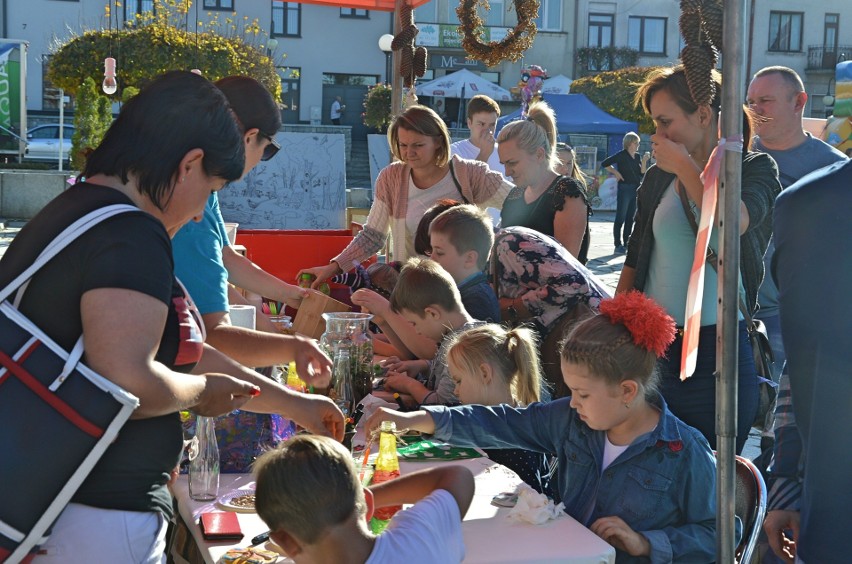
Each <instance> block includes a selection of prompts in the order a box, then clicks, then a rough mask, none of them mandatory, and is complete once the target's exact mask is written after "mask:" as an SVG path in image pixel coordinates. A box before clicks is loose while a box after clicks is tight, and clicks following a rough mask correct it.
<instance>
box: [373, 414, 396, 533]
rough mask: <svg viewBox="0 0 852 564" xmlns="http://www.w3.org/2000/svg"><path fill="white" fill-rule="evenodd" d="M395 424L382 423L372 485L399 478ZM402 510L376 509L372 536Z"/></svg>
mask: <svg viewBox="0 0 852 564" xmlns="http://www.w3.org/2000/svg"><path fill="white" fill-rule="evenodd" d="M395 432H396V423H394V422H393V421H382V426H381V435H380V437H379V457H378V458H377V459H376V470H375V472H374V473H373V480H372V483H373V484H380V483H382V482H387V481H388V480H393V479H394V478H399V457H398V456H397V453H396V435H395V434H394V433H395ZM400 509H402V506H401V505H394V506H391V507H381V508H379V509H376V512H375V513H374V514H373V518H372V519H370V529H371V530H372V531H373V533H374V534H377V535H378V534H380V533H381V532H382V531H384V530H385V528H386V527H387V526H388V523H389V522H390V520H391V517H393V516H394V515H395V514H396V512H397V511H399V510H400Z"/></svg>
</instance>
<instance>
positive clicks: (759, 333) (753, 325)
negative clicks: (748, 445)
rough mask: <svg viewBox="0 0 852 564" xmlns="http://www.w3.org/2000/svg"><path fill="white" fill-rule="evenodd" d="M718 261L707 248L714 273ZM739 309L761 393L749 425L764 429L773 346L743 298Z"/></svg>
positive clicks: (772, 395) (771, 402) (771, 394)
mask: <svg viewBox="0 0 852 564" xmlns="http://www.w3.org/2000/svg"><path fill="white" fill-rule="evenodd" d="M677 187H678V191H677V192H678V195H679V196H680V203H681V205H682V206H683V212H684V213H685V214H686V218H687V219H688V220H689V225H691V226H692V231H693V232H694V233H695V234H698V224H697V223H696V222H695V216H694V215H692V210H691V209H690V208H689V202H687V200H686V190H685V189H684V187H683V185H682V184H681V183H680V181H679V180H678V181H677ZM717 262H718V255H717V254H716V251H714V250H713V249H712V248H709V247H708V248H707V264H709V265H710V266H711V267H713V270H716V264H717ZM739 309H740V312H741V313H742V314H743V318H744V319H745V322H746V330H747V331H748V340H749V342H750V343H751V352H752V355H753V356H754V367H755V369H756V371H757V376H758V385H759V393H760V398H759V401H758V404H757V413H756V414H755V417H754V422H752V424H751V426H752V427H755V428H757V429H763V428H764V427H765V425H766V417H767V415H768V414H769V413H771V412H772V411H774V410H775V402H776V399H777V397H778V384H777V383H776V382H773V381H772V364H773V362H774V361H775V355H774V354H773V352H772V347H771V346H770V345H769V335H768V334H767V332H766V326H765V325H764V324H763V322H762V321H760V320H759V319H754V318H753V317H752V316H751V314H750V313H749V311H748V308H747V307H746V304H745V302H743V299H742V296H740V297H739Z"/></svg>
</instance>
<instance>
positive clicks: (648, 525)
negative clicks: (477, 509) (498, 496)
mask: <svg viewBox="0 0 852 564" xmlns="http://www.w3.org/2000/svg"><path fill="white" fill-rule="evenodd" d="M570 401H571V398H562V399H559V400H556V401H553V402H550V403H548V404H541V403H534V404H532V405H530V406H528V407H526V408H523V409H516V408H513V407H511V406H508V405H497V406H481V405H463V406H458V407H452V408H447V407H443V406H442V407H432V406H430V407H428V408H426V409H427V411H428V412H429V414H430V415H431V416H432V418H433V419H434V421H435V437H436V438H438V439H441V440H446V441H449V442H451V443H453V444H457V445H465V446H478V447H482V448H523V449H528V450H533V451H539V452H548V453H555V454H556V455H557V456H558V459H559V484H558V487H559V489H560V491H561V493H562V501H563V502H564V503H565V511H566V513H568V514H569V515H571V516H572V517H573V518H575V519H576V520H578V521H580V522H581V523H583V524H584V525H586V526H589V525H591V524H592V523H594V522H595V521H596V520H597V519H599V518H601V517H608V516H613V515H614V516H618V517H621V518H622V519H623V520H624V521H625V522H626V523H627V525H628V526H630V527H631V528H632V529H633V530H634V531H636V532H638V533H641V534H642V535H644V536H645V537H646V538H647V539H648V541H649V542H650V544H651V557H650V560H648V559H647V558H634V557H631V556H630V555H628V554H627V553H624V552H621V551H619V552H618V553H617V556H616V561H617V562H619V563H627V562H649V561H650V562H653V563H658V562H659V563H662V562H713V561H714V560H715V555H716V541H715V537H716V459H715V458H714V456H713V453H712V451H711V450H710V446H709V445H708V444H707V440H706V439H705V438H704V437H703V436H702V435H701V434H700V433H699V432H698V431H696V430H695V429H693V428H692V427H689V426H688V425H686V424H685V423H683V422H682V421H681V420H680V419H678V418H677V417H675V416H674V415H672V413H671V412H670V411H669V409H668V407H667V406H666V404H665V402H664V401H663V399H662V397H659V396H658V397H657V399H656V401H655V402H654V403H655V404H656V405H657V406H658V407H659V408H660V411H661V414H660V422H659V424H658V425H657V427H656V429H654V430H653V431H652V432H651V433H649V434H647V435H645V436H643V437H640V438H639V440H638V441H637V442H634V443H633V444H632V445H630V447H629V448H628V449H627V450H626V451H624V452H623V453H621V454H620V455H619V456H618V458H616V459H615V460H614V461H613V462H612V464H611V465H610V466H609V467H608V468H607V469H606V470H605V471H604V472H603V473H601V470H600V469H601V463H602V460H603V452H604V440H605V433H604V432H603V431H593V430H592V429H590V428H589V427H588V426H587V425H586V424H585V423H584V422H583V421H582V420H581V419H580V418H579V416H578V415H577V412H576V411H575V410H574V409H572V408H571V407H570ZM592 504H594V507H592V506H591V505H592ZM586 515H591V516H590V517H589V518H588V519H586Z"/></svg>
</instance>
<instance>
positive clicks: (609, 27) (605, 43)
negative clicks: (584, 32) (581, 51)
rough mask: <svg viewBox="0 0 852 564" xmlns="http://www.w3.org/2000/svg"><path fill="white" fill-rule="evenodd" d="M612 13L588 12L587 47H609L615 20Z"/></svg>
mask: <svg viewBox="0 0 852 564" xmlns="http://www.w3.org/2000/svg"><path fill="white" fill-rule="evenodd" d="M613 20H614V18H613V15H612V14H589V47H610V46H611V45H612V32H613V27H614V26H615V22H614V21H613Z"/></svg>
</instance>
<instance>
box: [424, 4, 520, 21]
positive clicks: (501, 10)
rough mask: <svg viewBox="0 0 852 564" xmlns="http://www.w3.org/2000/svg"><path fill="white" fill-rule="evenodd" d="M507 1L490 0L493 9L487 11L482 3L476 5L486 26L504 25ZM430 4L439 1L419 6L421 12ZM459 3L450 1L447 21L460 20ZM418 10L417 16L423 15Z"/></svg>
mask: <svg viewBox="0 0 852 564" xmlns="http://www.w3.org/2000/svg"><path fill="white" fill-rule="evenodd" d="M505 1H506V0H489V2H488V5H489V6H491V9H490V10H488V11H485V9H484V8H483V7H482V5H481V4H480V5H478V6H477V7H476V11H477V12H476V13H477V14H479V17H480V18H482V21H483V22H485V26H486V27H488V26H491V27H503V14H505V13H506V7H505ZM430 4H437V2H436V1H435V0H432V1H431V2H428V3H426V4H424V5H423V6H420V7H419V8H417V10H420V11H421V12H426V11H427V9H428V8H427V7H428V6H429V5H430ZM454 4H455V5H454ZM457 5H458V2H450V3H449V8H448V10H449V11H448V15H447V22H457V21H459V16H458V14H456V7H457ZM417 10H415V16H416V17H422V16H419V14H420V13H421V12H418V11H417ZM415 21H417V20H415ZM433 21H437V13H436V18H435V20H433Z"/></svg>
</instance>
